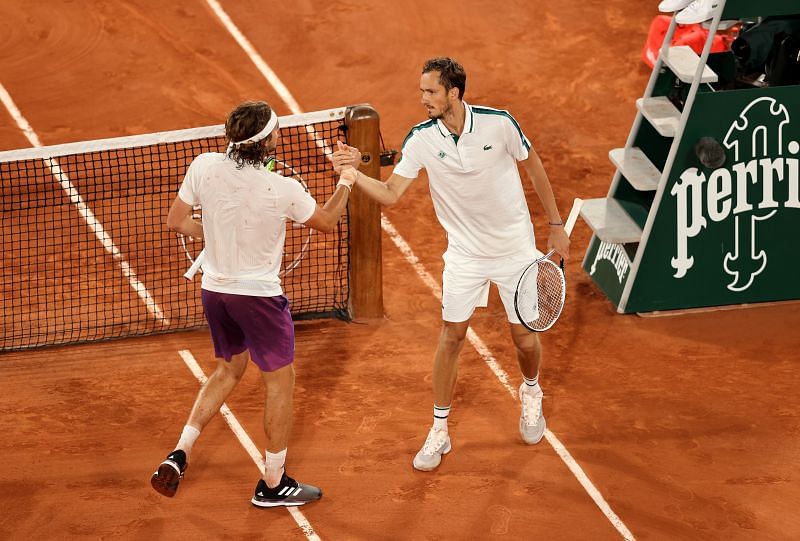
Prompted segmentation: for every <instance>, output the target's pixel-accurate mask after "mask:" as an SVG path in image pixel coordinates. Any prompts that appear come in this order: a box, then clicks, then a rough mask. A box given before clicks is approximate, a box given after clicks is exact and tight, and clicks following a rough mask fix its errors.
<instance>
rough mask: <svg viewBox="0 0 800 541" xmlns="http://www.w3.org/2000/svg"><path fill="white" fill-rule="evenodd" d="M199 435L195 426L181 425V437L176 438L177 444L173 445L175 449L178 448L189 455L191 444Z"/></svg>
mask: <svg viewBox="0 0 800 541" xmlns="http://www.w3.org/2000/svg"><path fill="white" fill-rule="evenodd" d="M199 437H200V431H199V430H197V429H196V428H195V427H193V426H191V425H186V426H184V427H183V432H181V438H180V439H179V440H178V445H176V446H175V449H180V450H181V451H183V452H184V453H186V456H187V457H188V456H189V453H191V452H192V446H193V445H194V442H196V441H197V438H199Z"/></svg>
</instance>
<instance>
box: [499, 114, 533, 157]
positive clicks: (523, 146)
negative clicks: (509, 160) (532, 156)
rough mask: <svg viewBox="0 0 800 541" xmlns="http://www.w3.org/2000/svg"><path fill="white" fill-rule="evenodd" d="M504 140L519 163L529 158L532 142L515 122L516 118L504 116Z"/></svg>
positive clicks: (509, 151)
mask: <svg viewBox="0 0 800 541" xmlns="http://www.w3.org/2000/svg"><path fill="white" fill-rule="evenodd" d="M503 138H504V139H505V142H506V149H508V153H509V154H511V155H512V156H513V157H514V159H516V160H517V161H518V162H520V161H522V160H526V159H527V158H528V151H529V150H530V148H531V142H530V141H528V138H527V137H525V134H524V133H522V129H521V128H520V127H519V124H517V121H516V120H514V117H513V116H511V115H509V114H506V115H503Z"/></svg>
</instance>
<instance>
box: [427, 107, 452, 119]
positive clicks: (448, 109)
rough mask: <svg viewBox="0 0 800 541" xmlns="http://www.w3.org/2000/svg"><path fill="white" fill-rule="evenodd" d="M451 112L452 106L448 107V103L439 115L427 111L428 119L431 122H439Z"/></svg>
mask: <svg viewBox="0 0 800 541" xmlns="http://www.w3.org/2000/svg"><path fill="white" fill-rule="evenodd" d="M452 112H453V106H452V105H450V103H448V104H447V105H446V106H445V108H444V109H443V110H442V112H441V113H438V114H437V113H434V112H433V111H428V118H430V119H431V120H441V119H442V118H444V117H445V116H446V115H448V114H450V113H452Z"/></svg>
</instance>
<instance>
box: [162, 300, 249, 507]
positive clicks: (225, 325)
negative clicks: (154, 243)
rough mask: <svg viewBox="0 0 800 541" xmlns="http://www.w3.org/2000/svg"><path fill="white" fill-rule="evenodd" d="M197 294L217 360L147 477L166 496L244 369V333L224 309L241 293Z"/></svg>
mask: <svg viewBox="0 0 800 541" xmlns="http://www.w3.org/2000/svg"><path fill="white" fill-rule="evenodd" d="M201 295H202V300H203V308H204V310H205V314H206V319H207V320H208V326H209V330H210V331H211V340H212V342H213V343H214V352H215V354H216V356H217V357H218V362H217V368H216V370H215V371H214V373H213V374H212V375H211V377H210V378H209V379H208V381H207V382H206V383H205V385H203V386H202V387H201V388H200V391H199V392H198V393H197V398H196V399H195V402H194V406H193V407H192V410H191V413H190V414H189V419H188V421H187V422H186V425H185V426H184V427H183V431H182V432H181V435H180V438H179V439H178V443H177V445H176V446H175V450H174V451H172V452H171V453H170V454H169V455H167V458H166V459H165V460H164V461H163V462H162V463H161V464H160V465H159V467H158V469H157V470H156V472H155V473H154V474H153V475H152V477H151V479H150V483H151V485H152V486H153V488H154V489H155V490H156V491H157V492H159V493H161V494H163V495H165V496H168V497H172V496H174V495H175V492H176V491H177V490H178V484H179V483H180V480H181V479H182V478H183V475H184V473H185V471H186V467H187V465H188V461H189V455H190V454H191V451H192V447H193V445H194V443H195V441H196V440H197V438H198V437H199V436H200V431H201V430H202V429H203V428H204V427H205V426H206V424H208V422H209V421H210V420H211V418H212V417H213V416H214V415H215V414H216V413H217V412H218V411H219V408H220V407H221V406H222V404H223V402H225V400H226V399H227V397H228V395H229V394H230V393H231V391H233V389H234V388H235V387H236V384H237V383H238V382H239V380H240V379H241V377H242V374H244V371H245V369H246V368H247V360H248V355H247V351H246V350H245V348H246V346H245V342H244V333H243V332H242V330H241V328H240V327H239V326H238V324H237V323H236V322H235V320H234V319H233V318H232V317H231V314H230V313H229V311H228V306H229V305H230V304H231V303H236V302H238V301H239V298H240V297H241V296H239V295H227V294H221V293H214V292H210V291H206V290H202V292H201Z"/></svg>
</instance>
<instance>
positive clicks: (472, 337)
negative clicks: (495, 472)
mask: <svg viewBox="0 0 800 541" xmlns="http://www.w3.org/2000/svg"><path fill="white" fill-rule="evenodd" d="M206 2H208V4H209V5H210V6H211V8H212V9H213V10H214V12H215V13H216V14H217V16H218V17H219V18H220V20H221V21H222V23H223V24H224V25H225V28H227V29H228V32H230V33H231V35H232V36H233V37H234V39H235V40H236V42H237V43H238V44H239V45H240V46H241V47H242V49H244V51H245V52H246V53H247V55H248V56H249V57H250V60H251V61H252V62H253V64H255V66H256V67H257V68H258V70H259V71H260V72H261V74H262V75H263V76H264V78H265V79H266V80H267V82H268V83H269V84H270V85H272V87H273V88H274V89H275V91H276V92H277V93H278V95H279V96H280V97H281V99H282V100H283V101H284V103H286V105H287V106H288V107H289V109H290V110H291V111H292V113H294V114H301V113H302V110H301V109H300V106H299V105H298V103H297V101H296V100H295V99H294V96H292V93H291V92H289V89H288V88H287V87H286V85H284V84H283V82H282V81H281V80H280V79H279V78H278V76H277V75H276V74H275V72H274V71H272V68H270V67H269V66H268V65H267V63H266V62H265V61H264V59H263V58H261V55H259V54H258V52H257V51H256V50H255V49H254V48H253V46H252V44H251V43H250V42H249V41H248V40H247V38H245V37H244V35H243V34H242V33H241V31H240V30H239V29H238V28H237V27H236V25H235V24H233V21H231V19H230V17H228V15H227V14H226V13H225V11H224V10H223V9H222V7H221V6H220V5H219V3H218V2H217V1H216V0H206ZM381 227H383V230H384V231H386V233H387V234H388V235H389V236H390V237H391V239H392V241H393V242H394V243H395V245H396V246H397V247H398V248H399V249H400V251H401V252H402V253H403V255H404V256H405V257H406V260H407V261H408V262H409V263H410V264H411V265H412V266H413V267H414V270H416V271H417V274H418V275H419V277H420V278H422V281H423V282H425V284H426V285H427V286H428V287H429V288H430V289H431V291H432V292H433V294H434V295H435V296H436V298H437V299H439V300H441V298H442V290H441V288H440V287H439V284H438V283H437V281H436V280H434V279H433V277H432V276H431V275H430V273H428V271H427V270H425V267H424V266H423V265H422V264H421V263H420V262H419V259H417V257H416V256H415V255H414V253H413V252H412V250H411V248H410V247H409V245H408V243H406V241H405V240H404V239H403V237H401V236H400V234H399V233H398V232H397V230H396V229H395V228H394V226H393V225H392V223H391V222H390V221H389V219H388V218H387V217H386V216H385V215H383V214H381ZM467 338H468V340H469V342H470V344H472V346H473V347H474V348H475V349H476V350H477V351H478V353H479V354H480V355H481V357H482V358H483V360H484V361H485V362H486V364H487V365H489V368H490V369H491V370H492V372H493V373H494V374H495V376H497V379H498V380H500V383H501V384H502V385H503V386H504V387H505V388H506V390H508V392H509V393H510V394H511V396H512V397H514V400H517V394H516V391H515V390H514V389H513V388H512V387H511V386H510V385H509V383H508V374H507V373H506V372H505V371H504V370H503V369H502V368H500V365H499V364H498V363H497V361H496V360H495V358H494V356H493V355H492V353H491V351H490V350H489V348H487V347H486V345H485V344H484V343H483V341H482V340H481V339H480V337H479V336H478V335H477V334H476V333H475V331H473V330H472V329H471V328H470V329H469V330H468V331H467ZM545 439H547V442H548V443H549V444H550V445H551V446H552V447H553V449H554V450H555V451H556V453H557V454H558V456H559V457H560V458H561V460H562V461H564V463H565V464H566V465H567V467H568V468H569V470H570V471H571V472H572V474H573V475H574V476H575V478H576V479H577V480H578V482H579V483H580V484H581V486H582V487H583V488H584V490H586V492H587V493H588V494H589V497H591V498H592V500H593V501H594V502H595V504H597V506H598V507H599V508H600V510H601V511H602V512H603V514H604V515H605V516H606V518H608V520H609V521H610V522H611V524H612V525H613V526H614V528H616V529H617V531H618V532H619V533H620V534H621V535H622V537H623V538H625V539H626V540H631V541H632V540H633V539H634V537H633V534H632V533H631V532H630V530H628V528H627V527H626V526H625V524H624V523H623V522H622V520H620V518H619V517H618V516H617V515H616V513H614V511H613V510H612V509H611V506H610V505H608V502H606V501H605V499H604V498H603V496H602V494H600V491H599V490H597V488H596V487H595V486H594V485H593V484H592V482H591V481H590V480H589V477H588V476H587V475H586V473H584V471H583V469H582V468H581V467H580V465H578V463H577V462H576V461H575V459H574V458H572V455H570V454H569V452H568V451H567V449H566V447H564V445H563V444H562V443H561V442H560V441H559V440H558V438H556V436H555V435H554V434H553V433H552V432H551V431H550V430H549V429H547V430H545Z"/></svg>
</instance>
